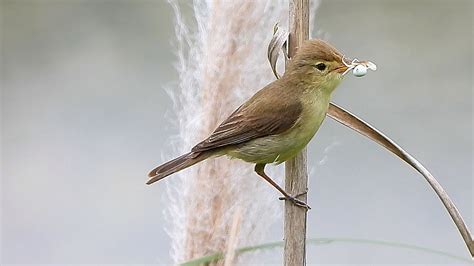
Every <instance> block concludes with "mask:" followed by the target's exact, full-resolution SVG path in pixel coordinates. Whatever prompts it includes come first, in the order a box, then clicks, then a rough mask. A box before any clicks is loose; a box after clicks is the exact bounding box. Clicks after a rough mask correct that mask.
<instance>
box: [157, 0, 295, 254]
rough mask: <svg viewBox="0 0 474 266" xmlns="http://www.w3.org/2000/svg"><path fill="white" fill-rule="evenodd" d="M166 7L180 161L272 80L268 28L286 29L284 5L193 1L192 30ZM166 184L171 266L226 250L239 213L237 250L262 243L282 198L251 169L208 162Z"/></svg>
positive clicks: (276, 0) (271, 0)
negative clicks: (172, 25)
mask: <svg viewBox="0 0 474 266" xmlns="http://www.w3.org/2000/svg"><path fill="white" fill-rule="evenodd" d="M170 4H171V6H172V8H173V10H174V12H175V15H176V29H175V30H176V38H177V42H176V44H177V45H176V47H177V57H178V63H177V70H178V73H179V86H177V87H176V88H174V89H172V90H170V94H171V96H172V98H173V99H174V101H175V109H176V110H175V111H176V114H177V121H178V126H179V136H178V140H179V141H176V142H175V143H174V147H175V148H176V155H179V154H181V153H184V152H187V151H189V149H190V148H191V147H193V146H194V145H195V144H196V143H197V142H199V141H200V140H202V139H204V138H205V137H206V136H208V135H209V133H211V132H212V131H213V130H214V129H215V128H216V127H217V125H218V124H219V123H220V122H221V121H222V120H223V119H225V118H226V117H227V116H228V115H229V114H230V113H231V112H232V111H233V110H234V109H235V108H237V107H238V106H239V105H240V104H241V103H242V102H244V101H245V100H246V99H247V98H249V97H250V96H251V95H252V94H254V93H255V92H256V91H257V90H259V89H260V88H262V87H263V86H265V85H266V84H268V83H269V82H271V81H272V80H273V79H274V77H273V75H272V72H271V69H270V67H269V64H268V62H267V56H266V51H267V45H268V42H269V41H270V39H271V36H272V30H273V25H274V24H275V23H277V22H280V25H282V26H285V25H287V23H286V22H287V19H288V2H287V1H284V0H259V1H257V0H255V1H248V0H233V1H226V0H223V1H219V0H215V1H211V0H208V1H198V0H196V1H194V2H193V6H192V8H193V12H194V21H193V23H186V22H185V21H184V19H183V17H182V13H181V11H180V8H179V5H178V3H177V2H176V1H174V0H170ZM270 168H272V167H269V168H268V169H269V170H270ZM272 172H273V173H272ZM270 173H271V174H272V175H271V176H273V178H275V179H276V180H281V177H282V176H283V173H282V171H279V172H278V173H277V172H276V171H271V170H270ZM168 184H169V186H168V197H169V200H170V202H171V204H170V206H169V208H168V210H167V212H166V215H167V218H168V221H169V223H170V228H169V230H168V232H169V234H170V236H171V239H172V252H171V253H172V258H173V260H174V262H176V263H179V262H183V261H186V260H189V259H192V258H197V257H200V256H203V255H209V254H211V253H213V252H215V251H224V250H226V248H227V247H228V245H229V243H227V242H228V239H230V236H229V232H230V231H231V230H230V229H231V224H232V221H233V219H234V214H235V212H236V210H238V209H239V210H241V211H239V215H240V216H241V222H240V223H239V225H240V226H239V227H240V228H238V230H233V231H234V232H238V236H236V237H234V238H233V239H238V240H237V245H236V246H244V245H252V244H257V243H260V241H261V240H262V238H263V237H264V236H265V235H266V233H267V229H268V228H269V225H270V224H272V223H273V222H275V221H276V219H278V218H280V219H281V213H280V211H279V210H280V209H281V207H282V206H283V204H281V203H280V202H279V201H278V197H279V196H280V195H279V194H278V192H277V191H275V190H274V189H273V188H272V187H271V186H270V185H269V184H267V183H266V182H265V181H264V180H263V179H261V178H260V177H258V176H257V175H256V174H255V173H254V172H253V165H251V164H246V163H243V162H240V161H237V160H229V159H227V158H218V159H210V160H207V161H205V162H203V163H200V164H198V165H196V166H194V167H191V168H190V169H187V170H185V171H183V172H181V173H178V174H177V176H172V177H170V178H169V181H168ZM234 242H235V241H234ZM234 244H235V243H234Z"/></svg>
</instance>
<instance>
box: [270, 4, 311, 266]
mask: <svg viewBox="0 0 474 266" xmlns="http://www.w3.org/2000/svg"><path fill="white" fill-rule="evenodd" d="M289 29H290V34H289V39H288V55H289V57H290V58H291V57H292V56H293V55H294V54H295V53H296V50H297V49H298V47H299V46H300V45H301V44H302V43H303V41H304V40H307V39H308V38H309V0H290V12H289ZM274 73H275V75H276V71H274ZM306 156H307V155H306V148H305V149H303V151H302V152H300V153H299V154H297V155H296V156H295V158H293V159H291V160H289V161H287V162H286V163H285V189H286V191H287V192H288V193H290V194H291V195H298V194H301V193H302V192H305V191H308V167H307V165H306ZM300 199H301V200H303V201H305V202H306V201H307V194H303V195H302V196H301V197H300ZM306 218H307V209H305V208H301V207H298V206H296V205H294V204H293V203H291V202H289V201H287V202H286V203H285V222H284V224H285V225H284V240H285V247H284V259H283V260H284V265H286V266H294V265H306Z"/></svg>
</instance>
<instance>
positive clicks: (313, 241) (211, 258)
mask: <svg viewBox="0 0 474 266" xmlns="http://www.w3.org/2000/svg"><path fill="white" fill-rule="evenodd" d="M307 241H308V242H307V243H308V244H310V245H328V244H332V243H337V242H339V243H353V244H369V245H377V246H387V247H393V248H403V249H410V250H415V251H420V252H425V253H431V254H435V255H438V256H443V257H447V258H451V259H453V260H457V261H462V262H471V263H472V261H471V260H470V259H467V258H463V257H460V256H456V255H453V254H450V253H447V252H444V251H440V250H435V249H430V248H425V247H420V246H416V245H410V244H405V243H398V242H389V241H382V240H370V239H361V238H310V239H308V240H307ZM281 247H283V241H277V242H270V243H265V244H261V245H256V246H249V247H243V248H239V249H237V250H236V253H237V254H242V253H247V252H252V251H262V250H270V249H274V248H281ZM223 258H224V254H223V253H222V252H216V253H214V254H211V255H208V256H204V257H200V258H197V259H194V260H190V261H187V262H184V263H182V264H180V265H182V266H199V265H203V264H206V263H210V262H215V261H218V260H221V259H223Z"/></svg>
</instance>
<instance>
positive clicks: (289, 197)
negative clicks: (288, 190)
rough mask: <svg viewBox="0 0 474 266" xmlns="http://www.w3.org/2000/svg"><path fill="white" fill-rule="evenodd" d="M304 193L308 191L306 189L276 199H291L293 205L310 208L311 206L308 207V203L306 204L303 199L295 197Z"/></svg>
mask: <svg viewBox="0 0 474 266" xmlns="http://www.w3.org/2000/svg"><path fill="white" fill-rule="evenodd" d="M306 193H308V190H306V191H305V192H302V193H299V194H297V195H296V196H290V195H288V196H286V197H280V198H278V199H279V200H289V201H291V202H292V203H293V204H295V205H296V206H298V207H301V208H305V209H307V210H311V207H309V205H308V204H306V202H304V201H302V200H300V199H298V198H297V197H299V196H302V195H304V194H306Z"/></svg>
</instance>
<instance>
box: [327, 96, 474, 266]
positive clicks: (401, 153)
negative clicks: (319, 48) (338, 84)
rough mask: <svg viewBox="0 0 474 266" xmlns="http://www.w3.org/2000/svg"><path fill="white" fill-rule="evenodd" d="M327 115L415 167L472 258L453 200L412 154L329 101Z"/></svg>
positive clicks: (473, 243) (466, 231)
mask: <svg viewBox="0 0 474 266" xmlns="http://www.w3.org/2000/svg"><path fill="white" fill-rule="evenodd" d="M327 115H328V116H329V117H331V118H332V119H334V120H336V121H337V122H339V123H341V124H343V125H345V126H347V127H349V128H350V129H352V130H355V131H357V132H358V133H360V134H362V135H364V136H366V137H368V138H369V139H371V140H373V141H375V142H377V143H378V144H380V145H382V146H383V147H385V148H386V149H387V150H389V151H391V152H392V153H393V154H395V155H397V156H398V157H399V158H400V159H402V160H403V161H405V162H406V163H408V164H409V165H411V166H412V167H413V168H415V169H416V170H417V171H418V172H419V173H420V174H421V175H423V177H424V178H425V179H426V181H428V183H429V184H430V186H431V187H432V188H433V190H434V191H435V192H436V194H437V195H438V197H439V198H440V199H441V202H443V204H444V206H445V207H446V210H447V211H448V213H449V215H450V216H451V218H452V219H453V221H454V224H455V225H456V227H457V228H458V230H459V233H461V236H462V238H463V239H464V242H465V243H466V246H467V248H468V250H469V252H470V253H471V258H474V241H473V239H472V238H473V237H472V235H471V233H470V232H469V229H468V228H467V226H466V223H465V222H464V220H463V218H462V216H461V214H460V213H459V211H458V209H457V208H456V206H455V205H454V203H453V201H452V200H451V199H450V198H449V196H448V194H447V193H446V191H445V190H444V189H443V187H442V186H441V185H440V184H439V182H438V181H437V180H436V178H434V176H433V175H432V174H431V173H430V172H429V171H428V170H427V169H426V168H425V167H424V166H423V165H422V164H421V163H420V162H418V160H416V159H415V158H414V157H413V156H411V155H410V154H409V153H408V152H406V151H405V150H403V149H402V148H401V147H400V146H399V145H398V144H397V143H395V142H394V141H393V140H391V139H390V138H388V137H387V136H385V135H384V134H383V133H382V132H380V131H378V130H377V129H376V128H374V127H372V126H371V125H369V124H368V123H366V122H365V121H363V120H361V119H360V118H358V117H356V116H355V115H353V114H351V113H350V112H348V111H346V110H344V109H342V108H341V107H339V106H337V105H335V104H334V103H331V104H330V105H329V110H328V113H327Z"/></svg>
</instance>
